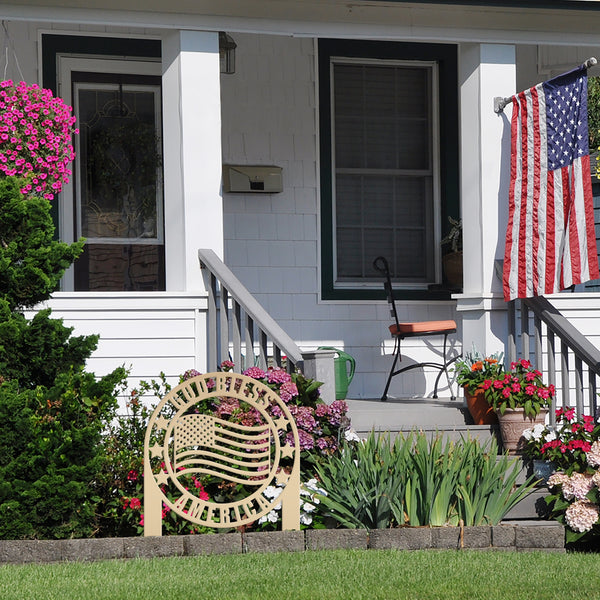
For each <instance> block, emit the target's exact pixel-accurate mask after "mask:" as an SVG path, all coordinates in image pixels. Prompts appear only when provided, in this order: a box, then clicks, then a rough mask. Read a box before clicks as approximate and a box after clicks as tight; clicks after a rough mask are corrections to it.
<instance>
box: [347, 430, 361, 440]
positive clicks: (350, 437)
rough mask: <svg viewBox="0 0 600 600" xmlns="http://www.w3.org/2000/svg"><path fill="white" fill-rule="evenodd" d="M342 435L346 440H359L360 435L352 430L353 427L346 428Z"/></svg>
mask: <svg viewBox="0 0 600 600" xmlns="http://www.w3.org/2000/svg"><path fill="white" fill-rule="evenodd" d="M344 437H345V438H346V441H347V442H360V437H358V434H357V433H356V431H354V429H346V431H345V432H344Z"/></svg>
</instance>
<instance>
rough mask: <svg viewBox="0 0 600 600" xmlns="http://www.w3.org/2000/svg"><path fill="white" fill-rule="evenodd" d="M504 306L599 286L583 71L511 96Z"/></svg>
mask: <svg viewBox="0 0 600 600" xmlns="http://www.w3.org/2000/svg"><path fill="white" fill-rule="evenodd" d="M512 104H513V113H512V124H511V165H510V188H509V216H508V227H507V231H506V247H505V254H504V274H503V287H504V299H505V300H506V301H509V300H514V299H515V298H529V297H532V296H541V295H544V294H552V293H554V292H559V291H560V290H563V289H565V288H568V287H569V286H571V285H574V284H578V283H583V282H585V281H589V280H591V279H598V278H599V274H598V252H597V249H596V235H595V229H594V205H593V197H592V182H591V176H590V153H589V147H588V124H587V70H586V69H585V68H583V67H580V68H578V69H575V70H573V71H570V72H569V73H565V74H564V75H560V76H559V77H556V78H554V79H551V80H550V81H546V82H544V83H540V84H538V85H536V86H535V87H532V88H530V89H528V90H525V91H523V92H521V93H519V94H516V95H515V96H513V97H512Z"/></svg>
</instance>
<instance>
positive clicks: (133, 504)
mask: <svg viewBox="0 0 600 600" xmlns="http://www.w3.org/2000/svg"><path fill="white" fill-rule="evenodd" d="M141 506H142V503H141V501H140V499H139V498H132V499H131V502H130V503H129V508H133V509H134V510H137V509H138V508H141Z"/></svg>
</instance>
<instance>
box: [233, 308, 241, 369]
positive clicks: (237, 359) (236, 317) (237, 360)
mask: <svg viewBox="0 0 600 600" xmlns="http://www.w3.org/2000/svg"><path fill="white" fill-rule="evenodd" d="M231 328H232V338H233V363H234V364H235V366H236V367H237V368H238V369H239V368H241V366H242V309H241V307H240V305H239V302H237V301H236V300H234V301H233V310H232V319H231Z"/></svg>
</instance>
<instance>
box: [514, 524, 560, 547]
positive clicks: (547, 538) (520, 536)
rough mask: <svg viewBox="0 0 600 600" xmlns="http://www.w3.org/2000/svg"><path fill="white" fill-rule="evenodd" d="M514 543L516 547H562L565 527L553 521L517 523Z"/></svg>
mask: <svg viewBox="0 0 600 600" xmlns="http://www.w3.org/2000/svg"><path fill="white" fill-rule="evenodd" d="M515 544H516V546H517V549H521V548H537V549H541V548H564V546H565V528H564V527H563V526H562V525H561V524H560V523H555V522H541V523H536V524H531V525H525V524H524V525H519V526H518V527H517V528H516V531H515Z"/></svg>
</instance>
